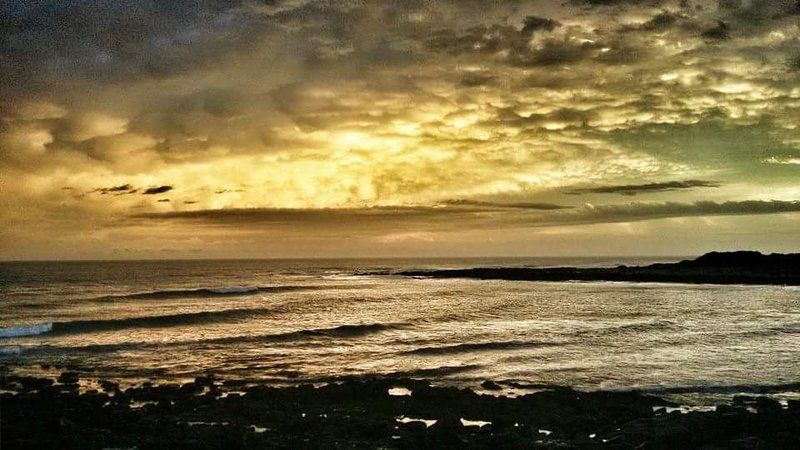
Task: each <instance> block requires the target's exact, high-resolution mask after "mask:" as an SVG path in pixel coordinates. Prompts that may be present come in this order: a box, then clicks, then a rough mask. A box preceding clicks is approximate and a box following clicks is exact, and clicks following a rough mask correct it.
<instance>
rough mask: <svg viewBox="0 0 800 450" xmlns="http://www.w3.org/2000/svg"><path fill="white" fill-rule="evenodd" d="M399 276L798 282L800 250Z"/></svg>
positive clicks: (755, 282) (703, 282) (754, 282)
mask: <svg viewBox="0 0 800 450" xmlns="http://www.w3.org/2000/svg"><path fill="white" fill-rule="evenodd" d="M399 275H404V276H414V277H429V278H475V279H480V280H519V281H641V282H659V283H695V284H774V285H790V286H798V285H800V253H787V254H780V253H773V254H769V255H764V254H761V253H759V252H754V251H738V252H711V253H706V254H705V255H703V256H700V257H699V258H696V259H692V260H685V261H680V262H676V263H659V264H651V265H648V266H624V265H620V266H616V267H593V268H580V267H553V268H539V269H537V268H527V267H482V268H473V269H447V270H409V271H403V272H400V273H399Z"/></svg>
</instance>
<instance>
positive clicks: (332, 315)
mask: <svg viewBox="0 0 800 450" xmlns="http://www.w3.org/2000/svg"><path fill="white" fill-rule="evenodd" d="M669 260H670V259H669V258H662V259H659V261H669ZM673 260H674V259H673ZM647 262H651V259H646V258H642V259H636V260H633V259H620V258H595V259H592V258H565V259H552V258H551V259H547V258H544V259H543V258H539V259H536V258H527V259H452V260H444V259H443V260H434V259H418V260H401V259H381V260H236V261H233V260H230V261H228V260H214V261H132V262H127V261H126V262H18V263H2V264H0V304H1V305H2V308H0V366H3V367H4V368H5V370H8V371H13V372H17V373H33V374H36V373H41V372H46V371H48V370H56V373H57V370H59V369H60V368H64V367H68V368H71V369H74V370H79V371H81V372H82V373H89V374H91V376H96V377H97V378H104V379H109V378H110V379H115V380H118V381H121V382H122V383H126V382H127V383H131V384H134V383H139V382H141V381H143V380H154V381H161V380H166V381H180V380H186V379H192V378H194V377H196V376H198V375H202V374H208V373H213V374H215V375H217V376H219V377H222V378H225V379H248V380H255V379H258V380H263V381H266V382H270V383H275V384H295V383H303V382H312V383H320V382H325V381H329V380H331V379H335V378H338V377H343V376H373V375H384V376H408V377H420V378H425V379H429V380H432V381H434V382H436V383H440V384H446V385H447V384H452V385H456V386H467V387H473V388H477V389H479V385H480V383H481V382H482V381H484V380H496V381H499V380H504V381H514V382H516V385H518V386H519V387H520V389H525V388H526V386H529V387H532V388H533V387H536V386H538V385H541V384H557V385H564V386H571V387H574V388H577V389H584V390H603V389H608V390H629V389H636V390H641V391H645V392H653V393H658V394H659V395H668V396H669V395H671V396H674V397H680V398H681V400H682V401H683V403H686V404H702V403H703V402H713V401H716V400H718V399H719V397H730V396H732V395H734V394H737V393H754V392H757V393H767V394H770V395H773V396H776V397H782V398H786V397H791V398H798V392H799V391H800V364H799V363H798V361H800V290H798V288H797V287H783V286H735V285H734V286H722V285H687V284H658V283H619V282H525V281H499V280H498V281H495V280H491V281H484V280H468V279H419V278H409V277H402V276H398V275H393V273H395V272H398V271H400V270H403V269H420V268H423V269H434V268H467V267H478V266H532V267H542V266H559V265H570V266H574V265H577V266H604V265H616V264H619V263H626V264H642V263H647Z"/></svg>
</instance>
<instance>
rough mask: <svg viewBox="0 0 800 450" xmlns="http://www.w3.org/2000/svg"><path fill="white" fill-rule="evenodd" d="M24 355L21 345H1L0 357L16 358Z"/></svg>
mask: <svg viewBox="0 0 800 450" xmlns="http://www.w3.org/2000/svg"><path fill="white" fill-rule="evenodd" d="M21 353H22V348H21V347H20V346H19V345H0V356H16V355H19V354H21Z"/></svg>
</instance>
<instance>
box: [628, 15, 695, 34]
mask: <svg viewBox="0 0 800 450" xmlns="http://www.w3.org/2000/svg"><path fill="white" fill-rule="evenodd" d="M676 27H681V28H684V29H687V30H694V29H695V28H696V27H697V25H696V24H695V23H694V20H692V19H691V18H690V17H689V16H687V15H685V14H682V13H679V12H672V11H664V12H660V13H658V14H656V15H655V16H653V17H652V18H651V19H650V20H648V21H646V22H642V23H638V24H633V25H625V26H622V27H620V29H619V31H621V32H631V31H649V32H663V31H667V30H670V29H672V28H676Z"/></svg>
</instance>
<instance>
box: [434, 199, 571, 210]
mask: <svg viewBox="0 0 800 450" xmlns="http://www.w3.org/2000/svg"><path fill="white" fill-rule="evenodd" d="M441 203H442V204H443V205H451V206H482V207H487V208H516V209H534V210H541V211H552V210H557V209H570V208H572V206H565V205H557V204H555V203H531V202H514V203H500V202H487V201H480V200H468V199H456V200H445V201H443V202H441Z"/></svg>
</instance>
